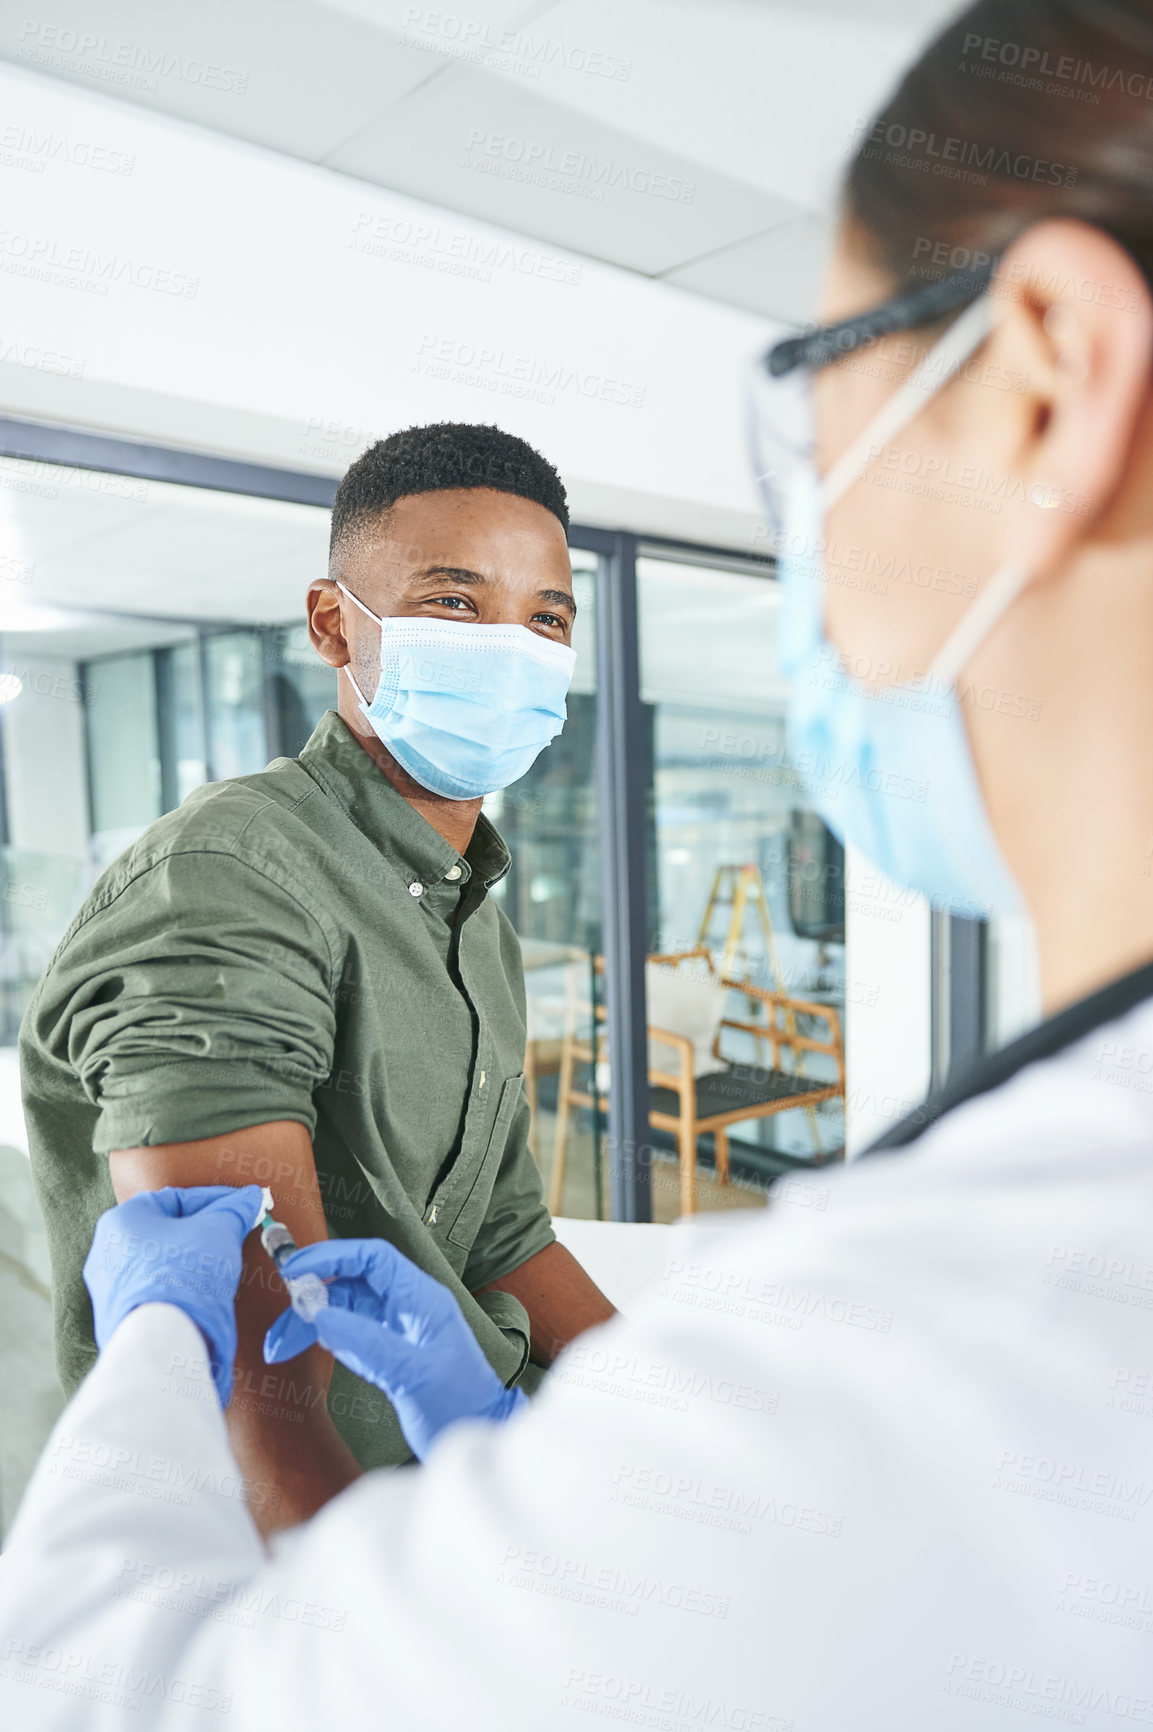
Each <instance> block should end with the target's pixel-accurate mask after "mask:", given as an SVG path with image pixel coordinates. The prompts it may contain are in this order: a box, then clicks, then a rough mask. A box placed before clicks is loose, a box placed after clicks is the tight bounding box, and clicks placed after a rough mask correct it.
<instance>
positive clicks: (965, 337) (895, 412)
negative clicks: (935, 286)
mask: <svg viewBox="0 0 1153 1732" xmlns="http://www.w3.org/2000/svg"><path fill="white" fill-rule="evenodd" d="M992 325H993V309H992V306H991V304H990V301H989V297H988V296H987V295H982V296H981V298H980V300H979V301H974V302H973V305H972V306H971V307H966V309H965V311H964V312H963V313H962V314H961V317H960V318H959V319H958V320H957V322H956V324H955V325H951V326H950V327H949V329H948V330H947V331H946V332H945V334H944V336H943V337H941V338H940V339H939V340H938V341H937V342H936V343H934V344H933V347H932V348H931V349H930V350H929V353H928V354H927V355H926V356H925V358H924V359H923V360H922V361H921V362H920V363H919V364H918V366H917V367H916V369H915V370H914V371H913V372H912V373H911V374H910V375H909V377H908V378H907V379H906V380H905V383H904V384H903V385H901V386H900V387H899V388H898V389H897V390H896V391H894V393H893V395H892V396H891V397H890V398H889V400H888V402H887V403H885V404H884V405H883V406H882V407H881V408H880V409H879V410H878V411H877V413H876V414H875V415H874V417H873V419H872V420H871V421H870V422H869V424H868V425H867V426H866V427H865V428H864V429H863V430H862V431H861V432H860V433H858V435H857V437H856V438H855V439H854V440H853V442H852V444H851V445H850V446H849V448H848V450H847V451H843V452H842V453H841V455H840V456H839V457H838V458H837V461H836V462H835V463H834V464H833V466H832V468H831V469H830V470H829V473H828V474H827V475H826V476H825V477H824V479H823V481H822V482H821V504H822V506H823V507H824V509H825V510H826V511H827V510H828V509H829V507H830V506H831V505H835V504H836V502H837V500H838V499H839V498H840V497H841V495H842V494H843V493H844V492H846V491H847V489H848V488H850V487H851V486H852V484H853V482H854V481H856V480H857V478H858V476H859V475H861V474H862V473H863V471H864V470H866V469H867V468H868V466H869V464H870V463H871V462H872V461H873V458H874V457H877V456H879V455H880V453H881V451H882V450H883V449H884V447H885V446H886V445H887V444H888V443H889V441H890V440H891V439H892V438H893V437H894V435H895V434H897V433H899V432H900V431H901V429H902V427H907V426H908V424H909V422H910V421H911V420H912V419H913V417H914V416H915V415H917V414H918V413H919V412H920V410H921V409H923V408H924V406H925V404H926V402H927V401H928V399H929V398H930V397H932V396H933V395H934V393H935V392H937V391H939V390H940V389H941V386H942V385H944V384H946V383H947V381H948V380H949V379H951V378H952V377H953V375H954V373H956V372H957V371H958V369H959V368H961V367H963V366H964V364H965V362H966V361H967V360H968V359H969V356H970V355H971V354H972V353H973V351H974V350H975V349H977V348H979V347H980V345H981V344H982V343H983V342H984V341H985V338H986V337H987V336H988V335H989V332H990V330H991V329H992Z"/></svg>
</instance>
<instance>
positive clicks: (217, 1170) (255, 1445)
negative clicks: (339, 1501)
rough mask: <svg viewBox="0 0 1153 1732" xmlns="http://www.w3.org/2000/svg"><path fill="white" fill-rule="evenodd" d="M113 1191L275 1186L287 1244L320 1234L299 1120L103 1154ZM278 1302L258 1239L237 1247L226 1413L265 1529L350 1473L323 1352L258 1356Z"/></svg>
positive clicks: (281, 1292) (301, 1513) (276, 1284)
mask: <svg viewBox="0 0 1153 1732" xmlns="http://www.w3.org/2000/svg"><path fill="white" fill-rule="evenodd" d="M111 1174H112V1183H113V1187H114V1189H115V1191H116V1195H117V1198H118V1199H120V1200H123V1198H125V1197H128V1196H131V1195H133V1193H134V1192H136V1191H141V1190H155V1189H157V1188H159V1187H160V1186H162V1185H218V1184H247V1183H249V1182H250V1181H251V1180H255V1181H256V1182H258V1183H261V1182H268V1179H267V1178H266V1174H267V1175H268V1177H270V1178H271V1182H272V1183H273V1184H274V1185H275V1187H276V1212H277V1217H278V1219H280V1220H282V1221H283V1222H284V1223H285V1225H286V1226H287V1227H288V1229H289V1231H290V1232H291V1233H292V1236H293V1238H294V1239H295V1240H296V1242H297V1244H300V1245H305V1244H311V1243H313V1242H314V1241H315V1240H317V1239H322V1238H324V1237H326V1229H325V1222H324V1211H323V1208H322V1207H321V1203H320V1192H319V1186H318V1185H317V1181H316V1166H315V1162H314V1160H313V1155H312V1145H311V1142H310V1140H309V1137H308V1133H307V1131H306V1130H305V1128H304V1126H303V1125H299V1124H293V1123H287V1122H281V1123H276V1124H267V1125H259V1126H255V1127H253V1128H251V1129H249V1130H246V1131H238V1132H235V1133H232V1134H231V1135H227V1136H223V1137H206V1138H203V1139H201V1140H200V1141H197V1142H188V1143H172V1144H168V1145H167V1146H165V1147H162V1148H144V1149H126V1150H122V1151H120V1152H119V1153H117V1154H114V1155H113V1156H112V1158H111ZM287 1303H288V1295H287V1293H286V1292H285V1289H284V1284H283V1282H282V1281H281V1280H280V1277H279V1276H278V1275H277V1273H276V1271H275V1269H274V1268H273V1267H272V1265H271V1263H270V1262H269V1260H268V1258H267V1256H266V1255H265V1253H264V1251H263V1250H262V1249H261V1246H260V1244H259V1241H258V1240H257V1239H256V1238H255V1237H252V1238H250V1239H249V1240H248V1242H247V1244H246V1245H245V1253H244V1268H243V1270H242V1273H241V1277H240V1286H239V1288H238V1289H237V1294H236V1327H237V1338H238V1339H237V1353H236V1371H235V1379H234V1383H233V1395H232V1400H231V1402H230V1403H229V1407H228V1413H227V1420H228V1430H229V1436H230V1438H231V1441H232V1447H233V1450H234V1451H235V1453H236V1458H237V1460H238V1462H239V1464H240V1467H241V1470H242V1472H243V1474H244V1476H245V1480H246V1481H247V1485H248V1501H249V1506H250V1508H251V1510H252V1514H253V1517H254V1519H255V1520H256V1523H257V1525H258V1527H259V1528H260V1529H261V1531H262V1532H263V1533H265V1534H269V1533H272V1532H274V1531H275V1530H276V1529H278V1528H283V1527H290V1526H292V1525H293V1524H294V1523H296V1522H299V1521H304V1520H305V1519H306V1518H307V1517H308V1516H310V1515H313V1514H315V1512H316V1511H317V1510H318V1509H319V1508H320V1507H321V1506H322V1505H323V1504H325V1503H327V1501H328V1500H329V1498H331V1497H334V1496H335V1495H336V1493H337V1492H339V1491H343V1489H344V1487H345V1486H346V1485H349V1484H350V1483H351V1481H352V1480H354V1479H355V1478H357V1476H358V1474H359V1472H360V1469H359V1468H358V1467H357V1465H356V1461H355V1459H354V1458H353V1456H352V1453H351V1452H350V1450H349V1449H348V1447H347V1446H346V1444H345V1443H344V1441H343V1439H342V1438H341V1437H340V1434H339V1432H338V1431H337V1430H336V1427H335V1426H334V1425H333V1423H332V1421H331V1419H330V1418H329V1416H328V1410H327V1406H326V1397H327V1393H328V1384H329V1380H330V1378H331V1376H332V1359H331V1356H330V1355H329V1354H327V1353H325V1352H324V1351H323V1350H322V1349H321V1348H319V1347H314V1348H311V1349H309V1351H308V1352H307V1353H303V1354H301V1355H300V1357H299V1358H298V1359H294V1360H293V1361H291V1363H290V1364H288V1365H284V1366H268V1365H265V1363H264V1355H263V1343H264V1334H265V1331H266V1330H267V1328H268V1326H269V1325H270V1324H271V1323H272V1322H274V1320H275V1319H276V1318H277V1317H278V1316H279V1315H280V1313H281V1312H282V1311H283V1310H284V1308H285V1306H286V1305H287Z"/></svg>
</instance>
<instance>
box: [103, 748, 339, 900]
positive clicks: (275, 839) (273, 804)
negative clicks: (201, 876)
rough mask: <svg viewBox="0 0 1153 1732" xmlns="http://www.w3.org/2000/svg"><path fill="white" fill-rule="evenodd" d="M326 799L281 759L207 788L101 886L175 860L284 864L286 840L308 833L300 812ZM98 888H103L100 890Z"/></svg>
mask: <svg viewBox="0 0 1153 1732" xmlns="http://www.w3.org/2000/svg"><path fill="white" fill-rule="evenodd" d="M318 797H319V798H322V797H323V796H322V795H321V793H320V789H319V788H318V786H317V784H316V782H315V781H314V780H313V779H312V777H311V776H310V775H309V774H308V772H307V770H305V768H304V767H303V765H302V764H301V763H300V762H299V760H298V759H296V758H280V759H277V760H276V761H275V762H274V763H273V764H270V765H269V767H268V769H267V770H261V771H259V772H258V773H257V774H256V775H252V776H236V777H233V778H231V779H230V780H228V781H226V782H206V783H205V784H204V786H203V787H200V788H197V789H196V790H195V791H194V792H193V793H191V794H190V795H189V796H188V798H187V799H186V800H185V801H184V803H183V805H181V806H178V807H177V808H176V810H175V811H174V812H166V813H165V815H164V816H163V817H162V818H158V819H157V820H156V821H155V823H153V824H150V825H149V826H148V828H147V830H145V831H144V832H143V833H142V834H141V835H140V836H139V837H138V838H137V840H136V841H135V842H134V843H133V844H132V845H131V847H129V848H127V849H126V850H125V851H124V853H123V854H121V855H120V856H119V858H118V859H116V860H114V861H113V862H112V864H111V866H109V867H108V869H107V871H106V872H105V873H104V874H103V877H102V878H101V880H100V884H104V883H105V882H108V883H111V884H115V883H123V882H127V880H128V879H130V878H132V877H135V876H136V875H137V874H139V873H140V872H142V871H146V870H147V869H148V867H149V866H151V865H154V864H155V863H156V862H157V861H159V860H162V859H164V858H166V857H167V856H171V855H175V854H196V853H200V854H236V855H238V856H240V857H241V858H249V859H259V858H262V857H264V856H267V857H268V858H270V859H271V860H274V861H281V862H282V861H283V860H284V858H285V836H286V833H291V831H292V829H293V828H294V827H295V826H297V825H299V826H301V827H304V820H303V813H302V809H303V808H305V807H306V806H307V805H308V803H309V802H310V801H312V800H315V799H316V798H318ZM97 887H98V888H99V886H97Z"/></svg>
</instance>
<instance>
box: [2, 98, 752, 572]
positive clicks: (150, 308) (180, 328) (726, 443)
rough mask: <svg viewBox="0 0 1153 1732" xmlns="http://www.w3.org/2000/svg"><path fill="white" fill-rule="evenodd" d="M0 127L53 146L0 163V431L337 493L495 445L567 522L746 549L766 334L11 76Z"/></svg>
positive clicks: (528, 247) (279, 162) (110, 103)
mask: <svg viewBox="0 0 1153 1732" xmlns="http://www.w3.org/2000/svg"><path fill="white" fill-rule="evenodd" d="M0 104H2V107H3V112H4V115H5V121H6V123H10V125H11V127H12V128H14V129H17V130H16V132H14V136H19V132H18V129H19V128H20V127H26V128H32V129H34V130H35V131H36V132H37V133H38V134H40V135H43V134H45V133H48V134H49V135H50V136H51V137H52V138H53V139H55V140H58V141H59V142H60V146H61V148H60V149H59V150H57V151H42V152H39V153H37V154H36V155H35V156H34V157H30V156H27V155H25V156H21V154H20V153H19V152H18V151H5V152H3V153H0V302H2V304H3V307H4V313H3V319H2V321H0V407H2V408H3V409H6V410H7V411H8V412H10V413H18V414H26V415H28V414H30V415H36V416H39V417H41V418H45V419H59V420H67V421H72V422H81V423H84V424H87V425H91V426H94V427H103V428H109V429H115V430H119V431H123V432H125V433H128V434H131V435H135V436H137V437H140V436H141V435H143V436H145V437H149V436H150V437H153V438H157V439H161V440H164V441H166V442H169V443H180V444H189V445H194V446H200V447H204V448H206V449H212V450H216V451H223V452H231V453H234V454H236V455H242V456H247V457H252V458H256V459H260V460H264V461H271V462H275V463H281V464H285V465H288V466H291V467H296V468H300V469H312V470H322V471H329V472H331V473H333V474H339V473H340V472H342V471H343V469H344V468H346V467H347V465H348V463H349V461H350V460H351V459H352V457H353V456H355V455H356V453H357V451H358V450H359V449H360V448H362V447H363V445H364V444H365V443H366V442H367V441H368V440H369V439H370V438H372V437H374V436H376V435H379V434H382V433H386V432H388V431H391V430H392V429H394V428H397V427H402V426H406V425H409V424H411V423H413V422H419V421H430V420H439V419H464V420H496V421H499V422H500V423H501V424H502V425H503V426H505V427H507V428H509V429H510V430H512V431H514V432H517V433H520V434H522V435H524V436H525V437H527V438H529V439H530V440H532V441H533V442H534V443H536V444H537V445H539V446H540V448H541V449H542V450H543V451H544V452H545V453H546V454H547V455H548V456H549V457H551V458H552V459H553V461H555V462H556V463H557V465H558V467H559V468H560V469H561V471H562V473H563V475H564V477H565V480H566V482H567V483H568V484H569V487H570V489H571V493H572V498H573V504H574V509H575V514H576V515H577V516H579V517H583V518H585V519H590V518H591V519H593V520H595V521H599V522H602V523H606V524H610V525H621V526H628V527H631V528H634V529H648V530H651V531H656V532H661V531H663V532H665V533H672V534H681V535H689V536H695V537H698V538H701V539H708V540H723V541H725V542H726V543H728V544H730V545H735V546H745V547H747V546H749V545H751V543H752V537H753V534H754V526H755V499H754V495H753V489H752V485H751V482H750V478H749V462H748V457H747V453H746V449H745V440H744V413H743V395H744V380H745V369H746V364H747V361H748V359H749V358H750V357H751V356H752V355H753V354H754V353H755V352H756V351H757V350H758V349H759V348H761V347H762V346H763V344H764V342H765V340H766V325H765V322H764V321H762V320H760V319H757V318H755V317H753V316H752V315H750V314H746V313H743V312H740V311H738V310H736V309H733V308H731V307H724V306H721V305H718V304H717V303H715V302H711V301H707V300H705V299H703V298H701V297H698V296H695V295H691V294H688V293H686V292H684V291H682V290H679V289H674V288H671V287H669V286H667V285H664V284H659V283H656V282H652V281H649V280H646V279H645V278H643V277H638V276H636V275H634V274H632V273H630V272H625V271H622V270H618V269H615V268H613V267H611V266H607V265H602V264H598V263H595V262H593V261H590V260H588V259H580V258H577V257H575V256H570V255H565V254H563V253H562V252H560V251H559V250H558V249H550V248H548V247H542V246H540V245H538V244H536V243H531V244H530V243H527V242H525V241H523V240H522V239H520V238H518V237H516V236H513V235H510V234H506V233H503V232H502V231H500V230H497V229H494V228H489V227H486V226H484V225H482V224H479V223H475V222H469V221H466V220H465V219H464V218H461V217H458V216H455V215H453V214H451V213H449V212H446V211H442V210H437V209H436V208H434V207H432V206H428V205H423V204H420V203H418V202H417V201H415V200H412V199H408V198H404V197H402V196H400V195H398V194H391V193H387V192H382V191H381V190H380V189H379V188H377V187H375V186H370V185H368V184H366V183H363V182H359V181H356V180H353V179H351V178H349V177H347V176H342V175H338V174H335V173H333V172H331V171H328V170H325V169H319V168H315V167H313V166H311V165H308V164H304V163H300V162H297V161H295V160H291V159H288V158H285V157H280V156H277V155H275V154H273V153H271V152H269V151H265V150H262V149H260V148H259V147H257V146H254V145H248V144H244V143H240V142H237V141H235V140H232V139H228V138H224V137H222V136H220V135H218V134H212V133H208V132H203V131H200V130H198V129H196V128H194V127H192V126H190V125H188V124H186V123H184V122H180V121H174V120H170V119H168V118H166V117H161V116H158V115H154V114H149V113H145V112H142V111H141V110H139V109H133V108H130V107H127V106H124V105H122V104H118V103H117V102H115V101H114V100H113V99H111V98H106V97H103V96H100V95H96V94H92V93H89V92H85V91H81V90H79V89H77V88H75V87H71V86H65V85H61V84H57V83H54V82H53V81H52V80H50V79H43V78H40V77H38V76H36V75H33V74H28V73H24V72H21V71H17V70H15V69H13V68H11V67H6V68H4V69H3V70H0ZM97 163H99V164H104V165H105V166H103V167H98V166H93V165H94V164H97ZM109 165H111V166H109ZM37 168H39V170H40V172H34V170H35V169H37Z"/></svg>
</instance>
